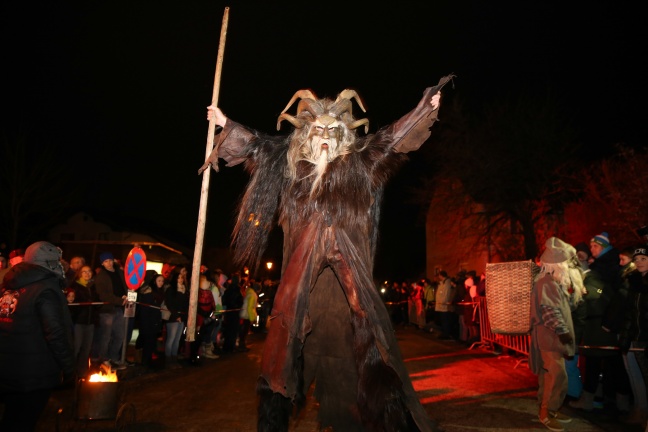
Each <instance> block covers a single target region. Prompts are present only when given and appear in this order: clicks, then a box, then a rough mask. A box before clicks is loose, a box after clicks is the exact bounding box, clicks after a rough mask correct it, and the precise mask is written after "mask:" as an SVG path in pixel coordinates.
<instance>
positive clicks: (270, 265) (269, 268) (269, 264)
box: [266, 261, 272, 279]
mask: <svg viewBox="0 0 648 432" xmlns="http://www.w3.org/2000/svg"><path fill="white" fill-rule="evenodd" d="M266 267H267V268H268V279H270V271H271V270H272V261H268V262H267V263H266Z"/></svg>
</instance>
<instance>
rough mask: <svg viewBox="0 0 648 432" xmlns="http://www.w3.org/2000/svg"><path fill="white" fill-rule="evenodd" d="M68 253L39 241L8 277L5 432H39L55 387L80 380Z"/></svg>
mask: <svg viewBox="0 0 648 432" xmlns="http://www.w3.org/2000/svg"><path fill="white" fill-rule="evenodd" d="M61 255H62V252H61V250H60V249H59V248H57V247H56V246H54V245H52V244H50V243H47V242H44V241H39V242H36V243H34V244H32V245H31V246H29V247H28V248H27V250H26V251H25V257H24V261H23V262H22V263H19V264H17V265H16V266H14V267H12V268H11V269H10V271H9V272H8V273H7V275H6V276H5V279H4V287H3V290H2V292H1V293H0V294H1V295H2V297H1V299H0V368H1V369H2V370H3V371H5V374H4V376H3V378H2V380H0V402H2V403H4V407H5V408H4V414H3V416H2V420H0V430H2V431H33V430H34V429H35V427H36V423H37V422H38V419H39V417H40V415H41V414H42V412H43V410H44V409H45V407H46V406H47V401H48V399H49V397H50V393H51V391H52V389H53V388H55V387H57V386H59V385H60V384H61V383H62V382H67V383H72V382H73V380H74V345H73V340H72V318H71V316H70V311H69V309H68V304H67V300H66V299H65V296H64V295H63V288H64V286H65V276H64V273H63V266H62V265H61V263H60V259H61Z"/></svg>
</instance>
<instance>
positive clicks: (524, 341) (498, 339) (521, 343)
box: [469, 297, 531, 367]
mask: <svg viewBox="0 0 648 432" xmlns="http://www.w3.org/2000/svg"><path fill="white" fill-rule="evenodd" d="M477 307H478V310H479V336H480V341H479V342H475V343H474V344H472V345H471V346H470V348H469V349H473V348H476V347H486V348H488V349H492V350H496V349H497V347H501V348H502V349H507V350H511V351H515V352H517V353H519V354H521V355H523V356H524V358H520V360H518V361H517V362H516V364H515V367H518V366H519V365H520V364H522V363H525V362H528V357H529V347H530V345H531V335H528V334H525V335H506V334H499V333H493V332H492V330H491V325H490V321H489V320H488V305H487V303H486V297H478V304H477Z"/></svg>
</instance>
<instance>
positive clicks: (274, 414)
mask: <svg viewBox="0 0 648 432" xmlns="http://www.w3.org/2000/svg"><path fill="white" fill-rule="evenodd" d="M257 395H258V396H259V406H258V408H257V431H258V432H287V431H288V425H289V422H290V415H291V413H292V408H293V405H292V402H291V401H290V399H288V398H287V397H285V396H283V395H282V394H279V393H275V392H273V391H272V390H271V389H270V386H269V385H268V383H267V382H266V380H264V379H263V378H259V381H258V382H257Z"/></svg>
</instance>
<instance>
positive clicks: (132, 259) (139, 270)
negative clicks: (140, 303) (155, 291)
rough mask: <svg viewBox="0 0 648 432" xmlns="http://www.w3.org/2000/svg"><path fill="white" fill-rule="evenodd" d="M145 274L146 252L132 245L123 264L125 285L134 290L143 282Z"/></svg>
mask: <svg viewBox="0 0 648 432" xmlns="http://www.w3.org/2000/svg"><path fill="white" fill-rule="evenodd" d="M145 274H146V254H145V253H144V251H143V250H142V248H139V247H134V248H133V249H131V251H130V252H129V253H128V257H126V265H125V266H124V276H125V277H126V285H127V286H128V289H130V290H136V289H137V288H139V287H140V285H142V282H144V275H145Z"/></svg>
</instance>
